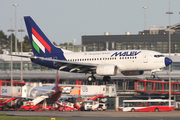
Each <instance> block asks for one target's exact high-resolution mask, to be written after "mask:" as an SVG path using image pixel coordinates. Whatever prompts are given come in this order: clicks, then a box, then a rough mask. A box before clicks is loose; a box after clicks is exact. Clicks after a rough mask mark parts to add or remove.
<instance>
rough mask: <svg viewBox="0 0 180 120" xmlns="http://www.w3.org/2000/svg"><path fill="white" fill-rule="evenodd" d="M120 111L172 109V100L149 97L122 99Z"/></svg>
mask: <svg viewBox="0 0 180 120" xmlns="http://www.w3.org/2000/svg"><path fill="white" fill-rule="evenodd" d="M120 110H121V111H126V112H130V111H131V112H135V111H143V112H144V111H155V112H158V111H171V110H174V101H173V100H165V99H149V100H123V105H122V106H121V107H120Z"/></svg>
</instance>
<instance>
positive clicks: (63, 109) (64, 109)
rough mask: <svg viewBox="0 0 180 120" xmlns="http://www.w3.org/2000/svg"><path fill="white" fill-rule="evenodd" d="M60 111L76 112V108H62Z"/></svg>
mask: <svg viewBox="0 0 180 120" xmlns="http://www.w3.org/2000/svg"><path fill="white" fill-rule="evenodd" d="M59 111H71V112H72V111H75V108H73V107H70V106H60V107H59Z"/></svg>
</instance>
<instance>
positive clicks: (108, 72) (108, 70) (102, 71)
mask: <svg viewBox="0 0 180 120" xmlns="http://www.w3.org/2000/svg"><path fill="white" fill-rule="evenodd" d="M117 71H118V67H117V66H116V65H111V64H109V65H99V66H97V69H96V74H97V75H102V76H112V75H116V74H117Z"/></svg>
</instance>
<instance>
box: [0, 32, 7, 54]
mask: <svg viewBox="0 0 180 120" xmlns="http://www.w3.org/2000/svg"><path fill="white" fill-rule="evenodd" d="M3 49H9V40H8V38H7V35H5V34H4V32H3V31H2V30H1V31H0V54H2V53H3Z"/></svg>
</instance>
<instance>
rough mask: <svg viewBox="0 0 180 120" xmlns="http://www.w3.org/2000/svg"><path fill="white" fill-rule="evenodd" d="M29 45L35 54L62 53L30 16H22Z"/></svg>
mask: <svg viewBox="0 0 180 120" xmlns="http://www.w3.org/2000/svg"><path fill="white" fill-rule="evenodd" d="M24 20H25V23H26V28H27V31H28V35H29V39H30V42H31V47H32V50H33V53H34V55H35V56H48V55H52V54H54V53H58V54H63V51H62V50H61V49H60V48H57V47H55V46H54V45H53V44H52V43H51V42H50V41H49V39H48V38H47V37H46V36H45V34H44V33H43V32H42V31H41V29H40V28H39V27H38V26H37V24H36V23H35V22H34V21H33V19H32V18H31V17H30V16H25V17H24Z"/></svg>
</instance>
